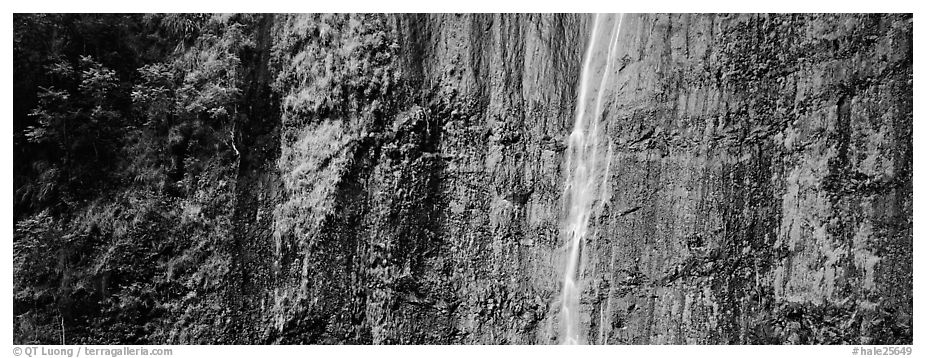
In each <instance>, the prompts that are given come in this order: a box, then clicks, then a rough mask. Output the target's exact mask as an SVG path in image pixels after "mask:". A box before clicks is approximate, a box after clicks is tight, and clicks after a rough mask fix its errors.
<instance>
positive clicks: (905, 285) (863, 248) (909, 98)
mask: <svg viewBox="0 0 926 358" xmlns="http://www.w3.org/2000/svg"><path fill="white" fill-rule="evenodd" d="M218 18H220V22H218V23H220V24H224V23H228V24H231V23H233V22H234V21H239V22H238V23H237V25H234V26H232V25H228V26H227V27H221V26H217V25H210V26H212V27H203V30H202V31H207V30H208V31H215V33H214V34H212V35H210V37H206V36H201V38H200V39H199V40H196V39H191V38H192V37H191V38H187V37H183V41H184V43H183V44H182V45H183V46H189V47H183V46H180V47H178V48H179V49H181V50H183V51H185V52H182V53H181V54H186V55H185V56H188V57H190V58H193V59H196V58H200V59H205V60H196V61H188V62H183V66H188V65H189V64H190V63H192V64H193V65H189V66H193V68H197V67H195V66H200V67H207V68H206V69H205V70H199V71H200V72H203V73H206V75H201V74H200V75H197V76H201V77H202V78H211V77H208V76H210V75H211V76H217V77H218V78H225V77H224V76H227V77H234V78H232V79H231V80H228V82H234V83H240V84H241V85H240V86H238V87H240V89H239V88H238V87H235V89H234V92H235V93H240V97H235V99H234V101H231V100H230V103H228V104H223V106H224V107H223V108H229V109H231V108H233V109H234V113H235V116H234V117H232V118H233V119H232V120H230V121H228V122H221V123H219V124H212V125H211V127H209V128H210V129H208V130H207V131H206V132H208V134H209V135H210V136H212V137H207V136H206V135H202V137H204V138H212V139H209V141H208V142H207V141H206V140H205V139H197V140H199V141H201V142H203V143H205V144H196V145H198V147H197V146H193V145H192V144H190V145H187V148H188V149H186V152H182V153H180V154H177V153H174V154H171V157H170V158H169V159H163V158H162V159H163V161H164V162H165V163H166V162H168V161H169V162H171V163H174V164H176V163H194V164H196V166H195V167H193V166H188V167H185V168H186V169H185V170H186V173H184V167H183V166H182V164H181V166H180V169H179V170H178V171H179V174H177V176H179V177H180V178H182V179H179V180H176V183H175V184H171V185H174V186H176V187H178V188H180V189H171V188H172V187H171V186H170V185H161V186H162V187H167V188H168V189H171V190H172V192H170V193H168V194H164V193H162V192H166V190H164V189H163V188H161V189H157V188H151V189H149V188H145V190H141V189H139V188H129V189H124V190H123V191H121V192H116V193H115V194H107V195H108V196H107V197H101V198H98V199H97V200H95V201H89V203H90V204H86V205H84V206H85V208H84V209H81V210H80V211H77V212H75V213H72V214H69V215H70V217H72V218H76V219H74V221H73V222H78V223H81V222H86V224H80V225H81V226H76V224H73V225H72V224H69V223H70V222H68V221H67V220H69V219H68V215H64V216H62V217H64V218H63V219H58V218H54V217H49V216H48V215H47V214H44V213H43V214H42V215H39V216H37V217H38V219H34V220H32V221H29V222H28V223H27V224H28V225H27V224H23V225H20V224H19V223H17V231H16V234H15V235H17V237H25V236H26V235H27V234H28V235H31V234H30V233H31V231H29V230H32V228H33V227H40V228H44V227H45V226H41V225H46V224H47V223H55V225H58V226H54V227H56V228H59V227H60V228H65V229H62V230H63V231H61V232H71V231H74V232H75V234H74V235H71V236H73V237H75V238H76V239H75V238H72V239H69V240H71V241H68V244H67V245H77V244H72V243H71V242H78V243H83V242H85V241H86V244H81V245H86V246H87V247H99V248H98V249H93V250H90V249H87V250H84V251H79V250H77V252H80V253H79V254H75V255H71V256H74V257H76V258H73V259H72V258H71V257H70V256H68V257H64V258H63V259H61V262H64V263H65V264H64V266H65V270H64V271H63V272H64V273H63V274H62V275H61V278H60V284H57V283H56V285H59V286H60V287H64V288H66V289H64V290H63V292H65V293H66V295H65V296H66V297H67V298H66V299H60V298H50V297H56V296H50V295H48V294H45V293H43V292H45V291H42V292H39V293H35V292H38V291H40V290H38V289H36V290H31V287H30V288H29V289H23V290H20V291H22V292H18V296H17V297H16V298H14V302H15V304H14V306H15V307H16V308H15V311H14V323H16V324H17V327H20V328H17V331H16V332H17V333H16V334H17V337H18V338H17V342H30V341H40V342H44V341H50V342H57V339H58V338H57V333H58V332H57V329H58V327H59V326H58V321H57V320H56V321H54V322H52V323H48V322H44V321H42V319H38V318H34V319H33V318H30V317H45V316H41V315H40V314H37V313H36V312H39V313H41V312H45V313H48V312H53V311H54V310H53V309H52V308H54V307H58V308H57V309H58V310H59V311H58V313H57V314H58V316H55V318H56V319H60V320H61V322H62V326H63V325H64V323H65V322H66V323H67V326H68V327H67V329H66V332H65V329H63V328H62V331H61V335H62V337H63V336H64V334H65V333H67V337H68V342H69V343H70V342H72V341H87V342H100V341H107V342H108V341H111V340H114V339H117V340H118V339H121V340H125V339H126V338H124V337H130V339H132V340H133V342H134V341H135V340H138V342H142V343H145V342H151V343H282V344H317V343H324V344H340V343H352V344H365V343H385V344H389V343H405V344H418V343H429V344H446V343H458V344H459V343H493V344H549V343H558V342H560V340H561V335H562V332H561V326H562V322H560V312H559V310H560V309H559V307H560V300H561V297H560V295H561V292H562V287H561V286H562V282H563V275H564V272H563V271H564V267H565V259H566V255H567V250H568V247H567V241H568V238H567V233H566V232H565V231H566V229H565V228H564V220H565V216H566V207H565V203H564V189H565V180H566V176H567V171H568V167H567V165H566V163H565V159H566V158H565V157H566V150H567V146H568V140H567V139H568V136H569V133H570V132H571V131H572V128H573V122H574V120H575V109H576V97H577V89H578V86H579V78H580V74H581V71H582V61H583V58H582V57H583V55H584V54H585V50H586V48H587V46H589V38H590V32H591V31H592V27H593V24H594V16H593V15H584V14H568V15H539V14H529V15H524V14H510V15H509V14H505V15H502V14H484V15H482V14H479V15H474V14H467V15H456V14H449V15H439V14H417V15H397V14H390V15H383V14H373V15H330V14H328V15H262V16H248V17H244V20H241V19H237V17H235V16H230V17H218ZM236 19H237V20H236ZM221 21H225V22H221ZM223 26H224V25H223ZM180 28H181V29H183V28H184V27H180ZM214 28H218V29H220V30H215V29H214ZM210 29H212V30H210ZM912 29H913V24H912V16H911V15H749V14H741V15H652V14H627V15H625V16H624V17H623V22H622V24H621V31H620V36H619V37H618V38H617V44H616V49H617V59H618V62H617V65H616V66H614V67H613V71H612V72H611V73H610V74H609V76H607V77H606V78H607V81H605V83H603V84H602V85H601V88H599V89H596V90H603V91H606V92H604V93H605V94H606V96H603V102H602V115H601V119H600V120H601V123H600V125H601V128H602V129H603V133H604V135H605V136H606V138H607V143H608V145H609V150H607V151H603V152H602V154H603V156H602V157H601V158H600V160H602V161H603V162H604V163H607V164H608V165H607V168H608V170H607V179H608V180H607V181H606V184H607V185H606V186H605V188H604V190H603V191H602V192H603V196H602V197H601V198H599V201H598V202H596V203H595V207H596V208H598V210H597V211H596V213H595V216H594V217H593V219H592V221H591V222H590V228H589V232H590V234H589V236H588V237H587V238H586V242H585V245H584V247H583V249H582V251H581V263H580V274H579V279H580V281H581V282H580V283H581V287H580V289H581V297H580V300H579V311H580V312H579V316H580V324H579V327H580V331H581V333H582V336H583V337H584V342H586V343H592V344H597V343H607V344H662V343H667V344H695V343H696V344H727V343H731V344H753V343H755V344H778V343H799V344H813V343H826V344H836V343H854V344H859V343H861V344H911V343H912V309H913V300H912V292H913V283H912V232H911V229H912V220H913V217H912V202H913V201H912V122H913V118H912V104H913V91H912V81H913V77H912V74H913V72H912V60H913V54H912ZM204 33H206V32H204ZM183 36H187V33H184V35H183ZM190 36H192V35H190ZM229 44H235V45H234V46H233V45H229ZM216 49H218V50H216ZM242 49H243V50H242ZM216 53H218V54H219V55H215V54H216ZM230 54H232V55H235V56H231V55H230ZM197 56H198V57H197ZM223 56H224V57H223ZM216 58H219V59H220V60H223V61H226V62H227V63H228V64H230V65H228V67H230V68H235V69H237V72H235V71H216V72H217V73H219V75H215V74H213V73H211V72H209V71H215V69H214V68H212V67H209V66H206V65H203V64H204V63H206V64H208V63H210V62H209V61H211V60H215V59H216ZM226 58H231V59H228V60H226ZM604 60H605V59H599V58H594V59H592V61H599V62H600V61H604ZM223 65H225V63H224V62H223ZM598 67H599V68H600V67H602V66H598ZM601 75H602V73H595V74H594V76H601ZM236 76H237V77H236ZM187 77H188V78H193V80H196V79H197V78H199V77H196V76H187ZM223 81H225V80H223ZM236 81H237V82H236ZM200 82H203V81H199V82H196V86H205V85H207V84H208V83H206V84H203V83H200ZM192 88H194V90H192V91H188V92H189V93H197V91H199V88H200V87H192ZM203 88H206V87H203ZM209 88H211V87H209ZM178 93H180V92H179V91H178ZM223 93H224V92H223ZM222 98H224V97H222ZM209 101H213V99H209ZM205 102H208V101H205ZM210 103H211V102H209V103H207V104H210ZM223 113H224V112H223ZM164 132H165V133H167V132H169V133H170V138H171V139H170V141H171V144H173V141H174V139H173V138H175V137H181V135H180V134H176V135H175V133H174V129H170V130H169V131H168V130H165V131H164ZM225 133H228V134H227V136H228V138H226V137H225V136H226V134H225ZM158 135H161V134H158ZM213 137H214V138H213ZM154 138H160V137H157V136H154ZM194 138H195V137H194ZM191 142H195V140H191ZM184 143H185V142H184ZM184 145H186V144H184ZM189 148H192V149H189ZM197 148H199V149H197ZM203 148H206V149H203ZM196 150H199V151H200V152H196ZM139 151H141V149H139ZM158 153H160V152H158ZM605 153H606V154H605ZM159 155H161V154H159ZM158 158H160V157H158ZM193 159H195V160H193ZM159 160H161V159H159ZM171 168H173V167H171ZM172 170H173V169H172ZM23 180H25V179H23ZM161 184H163V183H161ZM152 187H154V185H152ZM120 190H122V189H120ZM159 190H160V191H159ZM82 205H83V204H82ZM81 220H82V221H81ZM33 221H34V222H35V223H33ZM39 221H41V222H39ZM30 223H31V224H30ZM30 225H31V226H30ZM47 225H49V226H52V225H51V224H47ZM68 225H70V226H68ZM43 230H44V229H43ZM56 230H57V229H56ZM34 231H40V230H38V229H35V230H34ZM46 231H48V232H51V233H52V234H56V233H59V231H50V230H46ZM46 231H42V234H43V235H46ZM52 234H47V235H52ZM52 236H53V235H52ZM71 236H68V237H71ZM17 240H20V241H24V240H23V239H17ZM81 240H84V241H81ZM17 242H18V241H17ZM17 245H18V244H17ZM17 247H18V246H17ZM27 249H28V247H27V248H26V249H23V252H30V251H27ZM94 250H96V251H94ZM33 251H35V250H33ZM61 251H62V252H66V251H67V250H61ZM71 251H75V250H71ZM36 252H40V251H36ZM36 255H38V254H36ZM29 257H31V256H22V255H19V256H17V260H19V261H16V262H17V263H18V262H20V261H24V260H25V261H24V262H25V264H24V265H26V264H29V262H27V261H29V260H30V259H29ZM69 260H70V261H69ZM69 262H73V263H72V265H82V266H76V267H79V268H80V269H79V270H78V269H73V270H70V271H68V270H66V269H67V264H68V263H69ZM133 262H146V263H147V264H146V265H145V266H144V270H141V269H139V270H138V271H143V272H141V273H139V272H136V271H135V270H122V269H119V268H125V267H134V266H138V265H134V266H133ZM59 266H61V265H59ZM24 267H26V268H29V267H27V266H24ZM114 267H115V268H114ZM23 270H25V269H23ZM120 270H122V271H120ZM59 271H60V270H59ZM71 271H73V273H70V272H71ZM42 274H43V275H46V276H47V275H50V274H47V273H45V272H44V271H42ZM46 276H42V277H46ZM149 281H150V282H153V284H150V285H147V286H146V285H145V283H148V282H149ZM50 282H51V281H50ZM54 282H58V281H54ZM68 285H70V286H68ZM71 286H73V289H72V288H71ZM17 287H20V286H17ZM34 291H35V292H34ZM20 293H21V295H19V294H20ZM40 293H41V294H40ZM115 293H118V294H119V295H121V296H116V295H115ZM20 296H22V297H26V298H21V297H20ZM33 297H39V298H38V299H37V298H33ZM111 297H116V298H111ZM132 297H136V298H138V299H137V300H132V299H131V298H132ZM120 300H121V301H120ZM133 302H134V303H133ZM43 307H44V309H45V311H42V309H43ZM61 307H64V308H65V309H64V312H66V314H63V315H62V313H61ZM108 307H110V308H108ZM111 307H115V308H111ZM127 307H128V308H127ZM30 310H31V311H30ZM46 311H47V312H46ZM69 311H73V312H80V313H79V314H78V313H74V314H70V313H67V312H69ZM88 312H89V313H88ZM46 316H48V315H46ZM59 316H60V317H59ZM49 317H51V316H49ZM87 317H90V318H87ZM45 318H47V317H45ZM96 318H100V320H94V319H96ZM43 319H44V318H43ZM39 321H42V322H39ZM34 322H39V323H40V324H44V326H42V325H39V324H36V325H35V327H38V328H35V327H33V323H34ZM86 322H97V323H92V324H91V323H86ZM98 322H103V324H99V323H98ZM114 322H115V323H114ZM22 327H26V328H22ZM41 327H54V330H55V332H53V333H54V334H52V335H53V336H54V337H53V338H47V337H46V336H48V335H47V334H46V335H44V336H43V335H41V334H32V333H29V332H33V331H42V330H43V329H42V328H41ZM101 327H102V328H101ZM109 327H116V328H112V329H110V328H109ZM24 332H25V333H24ZM100 332H103V333H100ZM109 334H112V335H109ZM33 336H34V337H33ZM30 337H32V338H30ZM36 337H38V338H36ZM73 337H77V338H73ZM112 337H116V338H112ZM120 337H121V338H120ZM109 343H116V342H109ZM120 343H126V342H120Z"/></svg>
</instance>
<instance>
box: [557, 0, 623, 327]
mask: <svg viewBox="0 0 926 358" xmlns="http://www.w3.org/2000/svg"><path fill="white" fill-rule="evenodd" d="M622 20H623V15H622V14H621V15H601V14H597V15H595V20H594V25H593V27H592V35H591V38H590V41H589V45H588V49H587V50H586V53H585V59H584V62H583V64H582V76H581V78H580V82H579V98H578V100H577V101H576V119H575V124H574V127H573V130H572V133H571V134H570V135H569V148H568V151H567V157H566V165H567V166H568V168H569V171H568V173H567V177H566V189H565V197H566V200H567V201H568V209H569V213H568V216H567V219H566V225H567V233H568V238H569V252H568V255H569V256H568V258H567V260H566V268H565V272H564V274H563V297H562V307H561V310H560V311H561V313H562V316H561V324H562V326H563V327H564V330H563V336H562V343H563V344H580V343H583V342H582V340H581V332H579V321H580V318H579V296H580V295H581V292H582V291H581V287H580V285H579V283H580V277H579V276H580V267H579V263H580V261H581V258H582V248H583V247H584V244H585V242H584V241H585V237H586V234H587V233H588V226H589V220H590V219H591V217H592V215H593V214H592V213H593V205H594V204H595V201H596V199H597V201H598V204H599V205H600V204H601V203H603V200H602V199H603V198H601V196H602V195H603V194H605V192H606V190H604V189H603V187H604V182H605V181H606V180H607V173H606V172H607V170H609V169H610V164H611V163H610V160H611V159H610V153H607V155H605V157H604V158H600V155H599V148H600V147H601V146H603V145H608V144H607V142H608V141H607V140H606V138H604V136H602V135H601V133H599V124H600V123H601V121H602V118H601V114H602V113H601V107H602V100H603V98H604V93H605V86H606V85H607V83H608V76H609V75H610V74H611V72H612V70H613V63H614V59H615V57H616V52H617V51H616V47H617V38H618V35H619V34H620V27H621V21H622ZM611 23H613V25H611V26H609V24H611ZM600 40H607V47H606V48H605V49H604V50H602V49H600V48H596V47H597V46H596V45H597V44H598V42H599V41H600ZM602 56H604V58H605V61H604V64H603V66H602V63H600V61H598V62H596V59H600V58H602ZM593 75H599V76H593ZM593 91H595V92H597V93H595V92H593ZM590 93H594V97H591V98H590V96H589V94H590ZM590 100H593V101H591V102H590ZM588 112H590V113H588ZM589 114H590V116H587V115H589ZM609 151H610V150H609ZM600 161H605V165H604V167H605V168H606V170H605V172H602V171H601V170H600V169H599V167H600V165H599V162H600Z"/></svg>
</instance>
